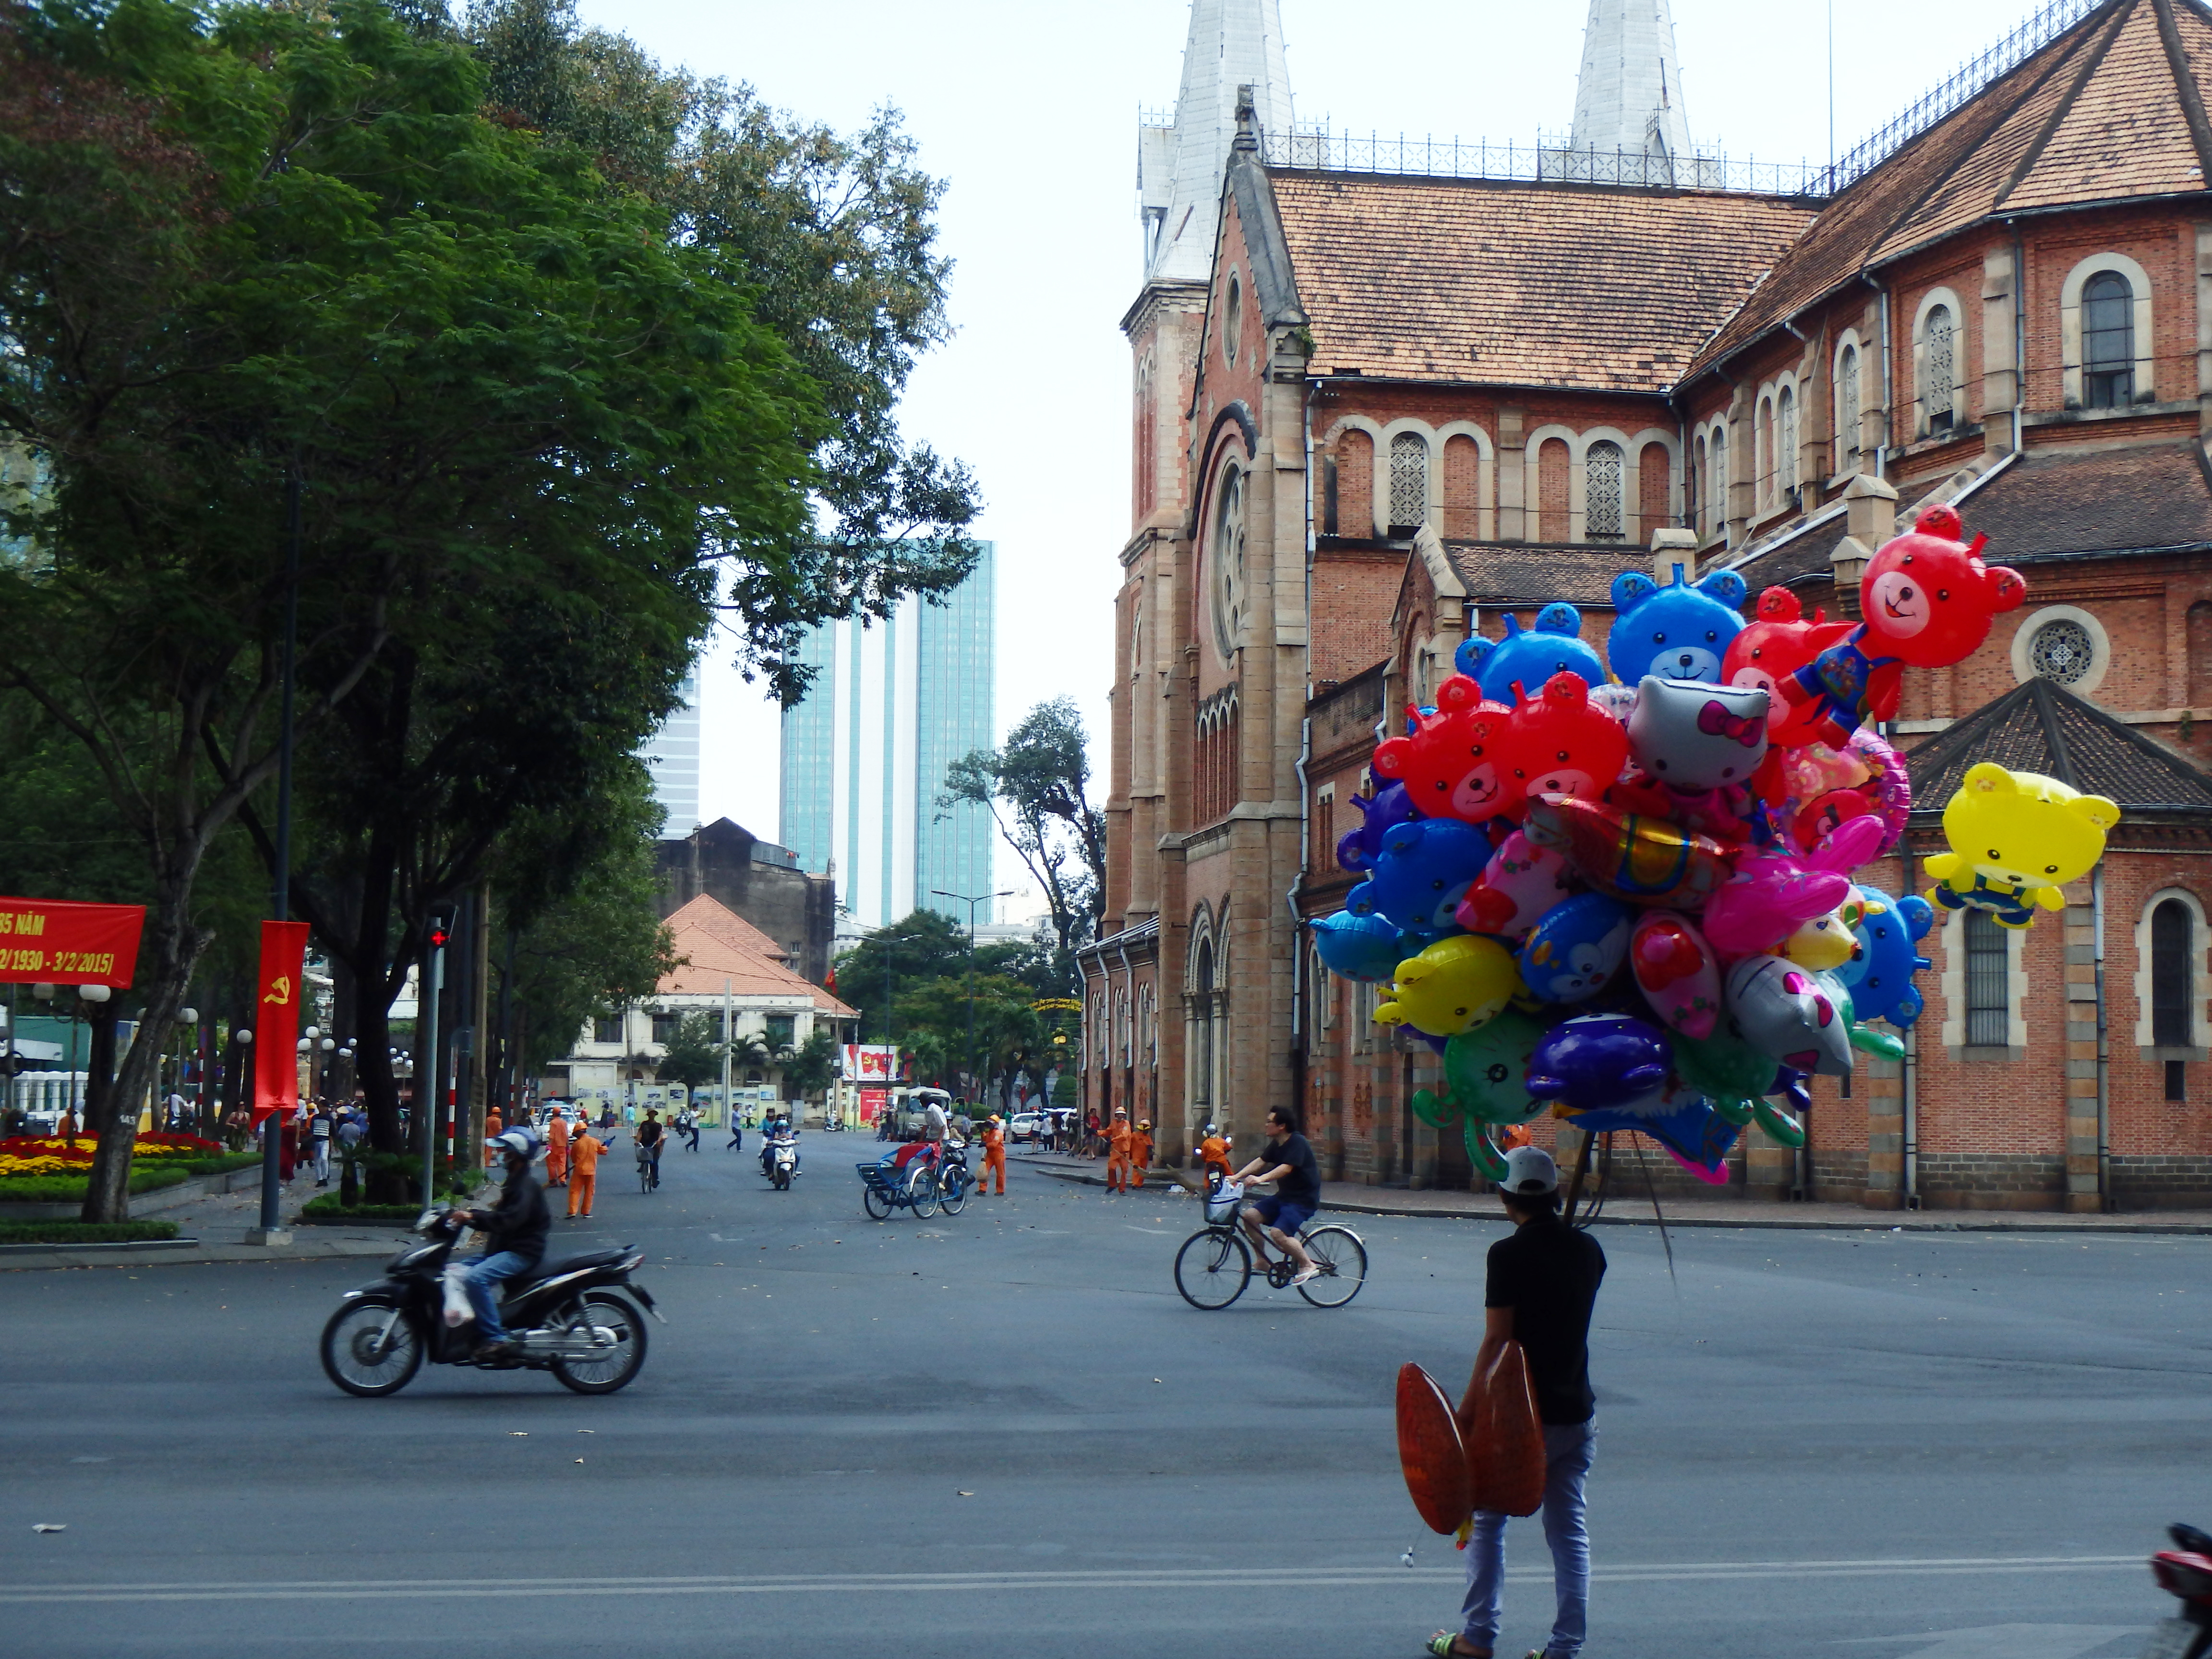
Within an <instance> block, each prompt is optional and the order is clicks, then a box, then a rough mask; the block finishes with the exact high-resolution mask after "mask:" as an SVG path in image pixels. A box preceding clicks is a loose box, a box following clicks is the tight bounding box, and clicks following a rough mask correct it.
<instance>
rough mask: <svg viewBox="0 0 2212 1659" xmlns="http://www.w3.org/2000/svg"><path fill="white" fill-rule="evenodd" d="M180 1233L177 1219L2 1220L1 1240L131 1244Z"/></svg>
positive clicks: (13, 1242) (27, 1242)
mask: <svg viewBox="0 0 2212 1659" xmlns="http://www.w3.org/2000/svg"><path fill="white" fill-rule="evenodd" d="M176 1236H177V1224H176V1223H175V1222H173V1221H0V1244H128V1243H138V1242H140V1241H143V1240H146V1239H160V1238H174V1237H176Z"/></svg>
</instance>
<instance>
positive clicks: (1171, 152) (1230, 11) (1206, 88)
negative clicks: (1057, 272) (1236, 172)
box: [1137, 0, 1291, 285]
mask: <svg viewBox="0 0 2212 1659" xmlns="http://www.w3.org/2000/svg"><path fill="white" fill-rule="evenodd" d="M1243 86H1249V87H1250V88H1252V102H1253V106H1254V107H1255V111H1256V112H1257V113H1258V115H1259V118H1260V126H1261V131H1264V132H1282V131H1288V130H1289V127H1290V125H1291V77H1290V71H1289V70H1288V69H1287V67H1286V66H1285V63H1284V59H1283V18H1282V9H1281V5H1280V0H1191V7H1190V40H1189V43H1188V45H1187V46H1185V47H1184V48H1183V55H1182V91H1181V93H1180V94H1178V95H1177V97H1176V112H1175V122H1174V125H1171V126H1164V127H1163V126H1139V128H1138V130H1137V188H1138V192H1139V198H1140V200H1141V202H1142V204H1143V211H1144V219H1145V281H1146V283H1147V284H1148V285H1149V284H1151V283H1183V282H1188V283H1203V282H1205V281H1206V280H1207V279H1208V277H1209V276H1211V275H1212V266H1213V234H1214V229H1215V225H1216V222H1217V221H1218V219H1219V217H1220V204H1221V179H1222V173H1223V172H1224V170H1225V168H1226V167H1227V166H1228V162H1229V147H1230V145H1231V143H1232V142H1233V141H1234V140H1235V138H1236V137H1237V88H1239V87H1243Z"/></svg>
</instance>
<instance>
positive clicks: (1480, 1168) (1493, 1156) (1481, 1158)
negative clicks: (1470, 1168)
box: [1460, 1118, 1505, 1181]
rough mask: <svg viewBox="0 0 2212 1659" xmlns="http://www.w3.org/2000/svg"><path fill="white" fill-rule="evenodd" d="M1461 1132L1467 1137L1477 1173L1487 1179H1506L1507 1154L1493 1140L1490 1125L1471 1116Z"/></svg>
mask: <svg viewBox="0 0 2212 1659" xmlns="http://www.w3.org/2000/svg"><path fill="white" fill-rule="evenodd" d="M1460 1133H1461V1134H1462V1135H1463V1136H1464V1137H1465V1138H1466V1140H1467V1156H1468V1161H1469V1162H1470V1163H1472V1164H1474V1170H1475V1173H1476V1174H1477V1175H1479V1176H1481V1177H1482V1178H1483V1179H1484V1180H1485V1181H1503V1180H1504V1179H1505V1154H1504V1153H1503V1152H1499V1151H1498V1148H1497V1146H1496V1145H1495V1144H1494V1143H1492V1140H1491V1139H1490V1128H1489V1126H1488V1125H1487V1124H1483V1123H1478V1122H1477V1121H1475V1120H1474V1119H1473V1118H1469V1119H1468V1120H1467V1121H1466V1122H1465V1123H1463V1124H1462V1125H1461V1126H1460Z"/></svg>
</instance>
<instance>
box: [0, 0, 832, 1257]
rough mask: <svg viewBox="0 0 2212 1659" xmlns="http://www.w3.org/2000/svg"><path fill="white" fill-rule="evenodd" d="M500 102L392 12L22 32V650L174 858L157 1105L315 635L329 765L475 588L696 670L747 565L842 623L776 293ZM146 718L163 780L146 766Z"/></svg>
mask: <svg viewBox="0 0 2212 1659" xmlns="http://www.w3.org/2000/svg"><path fill="white" fill-rule="evenodd" d="M482 105H483V70H482V69H481V67H480V66H479V65H477V64H476V63H475V62H474V61H473V60H472V59H471V58H470V57H469V56H468V55H467V54H466V53H465V52H464V51H461V50H459V49H458V48H456V47H453V46H449V45H447V44H444V43H441V42H438V41H435V40H424V39H422V38H421V37H419V36H417V35H414V34H410V33H409V32H407V31H406V30H405V29H404V28H402V27H400V26H399V25H398V24H397V23H395V22H394V21H393V20H392V17H391V15H390V14H389V13H388V12H387V11H386V10H385V9H383V8H382V7H381V6H380V5H377V4H374V3H371V0H336V3H334V4H332V5H331V6H330V7H329V8H328V9H323V8H314V9H307V8H292V7H283V8H278V7H274V6H270V7H248V6H241V7H236V8H234V9H228V10H226V11H224V12H223V13H222V14H221V15H220V16H219V17H217V18H215V19H212V20H211V19H210V18H209V17H208V16H207V15H204V14H202V13H199V12H197V11H195V10H193V9H191V8H189V7H188V6H185V5H183V4H179V3H176V0H116V3H113V4H112V5H106V6H102V7H100V8H96V9H95V8H89V7H80V6H76V5H74V4H71V3H69V0H31V3H21V0H19V3H15V4H14V5H13V6H11V8H10V9H9V12H8V13H7V15H6V17H5V19H4V26H0V324H4V326H5V328H6V330H7V332H8V336H9V343H10V349H9V352H7V353H6V354H4V355H0V442H5V443H8V444H10V445H13V446H15V447H16V448H17V449H18V450H20V452H21V453H22V454H24V455H26V456H27V457H29V458H30V460H31V462H32V463H33V470H34V472H35V475H36V477H35V482H36V487H35V488H33V489H25V490H22V491H19V492H17V493H16V495H15V498H14V499H13V501H12V502H11V504H10V505H9V509H8V511H7V512H6V513H5V515H4V517H5V524H4V530H5V532H6V533H7V537H8V540H7V541H6V544H5V546H6V556H5V558H4V560H0V627H4V628H5V629H6V630H7V632H8V633H9V636H10V637H12V638H15V639H18V640H28V639H36V640H38V641H40V649H39V650H38V651H37V652H35V653H33V652H23V651H18V652H14V653H9V655H8V656H7V657H6V659H4V661H0V689H5V690H11V691H13V692H14V693H15V694H18V695H20V696H22V697H24V698H27V699H28V700H29V701H30V702H33V703H35V704H36V705H37V706H38V707H39V708H40V710H41V711H42V712H43V713H44V714H46V717H47V718H48V719H50V720H52V722H53V723H54V725H55V726H58V727H59V728H60V729H61V730H63V731H64V732H68V733H69V734H70V736H71V737H72V738H75V739H76V741H77V742H78V743H79V744H82V746H83V748H84V749H85V750H86V751H87V753H88V755H89V756H90V757H92V759H93V762H94V764H95V765H96V766H97V767H98V769H99V770H100V774H101V775H102V776H103V778H104V779H105V781H106V784H107V786H108V790H109V794H110V797H111V800H112V806H113V809H114V811H115V813H116V816H117V818H118V820H119V822H120V823H121V824H122V825H123V826H124V828H125V829H126V830H127V832H128V833H130V834H131V835H133V836H136V837H137V839H138V840H139V842H140V843H141V845H142V846H143V849H144V854H145V858H146V860H147V866H148V870H149V878H150V879H149V889H150V894H151V897H150V902H149V910H148V917H147V927H146V932H145V938H144V944H143V951H142V956H141V969H140V977H141V989H142V992H143V996H144V1000H145V1005H146V1006H145V1011H144V1012H145V1021H146V1030H145V1033H144V1036H145V1037H146V1038H148V1039H150V1040H147V1041H142V1042H138V1043H136V1044H134V1045H133V1046H132V1048H131V1053H130V1055H129V1057H128V1058H127V1059H126V1060H125V1064H124V1066H123V1068H122V1073H121V1074H120V1076H119V1077H118V1084H117V1088H118V1094H119V1095H120V1097H123V1098H126V1099H129V1098H136V1097H138V1096H139V1095H140V1094H142V1093H143V1091H144V1089H145V1088H146V1087H147V1086H148V1085H149V1084H150V1082H151V1080H152V1077H153V1071H154V1067H155V1064H156V1062H157V1058H158V1055H159V1054H160V1053H161V1050H162V1049H163V1048H165V1047H166V1046H167V1036H168V1030H169V1027H170V1024H171V1023H172V1021H173V1018H174V1016H175V1013H176V1010H177V1008H178V1007H179V1005H180V1003H181V1000H182V998H183V996H184V994H185V987H186V986H187V985H188V984H189V983H190V981H191V977H192V975H193V972H194V970H195V968H196V966H197V962H198V960H199V958H200V956H201V954H202V952H203V951H204V949H205V948H206V945H207V944H208V936H207V930H206V927H205V926H204V923H202V922H200V921H197V920H196V919H195V916H194V910H193V892H194V887H195V884H196V882H197V878H198V876H199V872H200V868H201V866H202V864H203V862H204V860H205V858H206V856H207V854H208V852H209V850H210V848H211V846H212V845H213V843H214V842H215V841H216V837H217V836H218V835H219V834H220V833H221V831H222V829H223V827H224V826H225V825H226V824H228V823H230V822H231V821H232V820H233V819H234V817H235V816H236V815H237V813H238V812H239V811H240V807H241V806H242V805H244V804H245V803H246V801H247V800H248V799H251V798H252V796H253V795H254V794H255V793H256V792H257V791H258V790H261V789H263V788H264V787H266V786H267V785H268V783H269V782H270V780H271V778H272V777H273V776H274V775H275V773H276V769H277V764H278V751H277V745H276V725H277V720H276V715H277V706H278V702H279V696H278V693H279V686H280V681H281V671H280V670H281V662H282V653H281V650H280V641H281V640H282V638H283V633H284V619H285V616H286V612H287V609H288V607H289V606H290V605H294V604H296V607H297V612H298V617H299V630H298V637H299V641H300V646H299V663H300V678H301V685H302V687H303V689H304V695H303V696H302V697H301V711H300V716H301V728H302V732H303V740H304V741H305V742H308V743H312V742H314V741H316V740H318V739H319V736H320V733H321V732H322V731H323V730H325V729H326V727H327V725H328V723H329V722H330V720H331V716H332V715H333V714H334V712H335V711H337V709H339V708H342V707H343V705H344V704H345V703H346V702H348V701H349V698H350V696H351V695H352V694H353V693H354V692H355V691H356V690H358V689H360V688H361V686H362V684H363V682H364V680H365V679H366V678H367V677H368V674H369V673H370V671H372V669H374V668H376V667H378V665H379V663H380V659H381V658H382V656H383V655H384V653H385V652H386V647H387V646H389V645H391V644H392V642H393V641H394V640H395V638H399V639H405V638H408V637H410V636H411V633H412V630H415V629H428V630H435V629H436V628H437V627H438V625H439V618H438V617H437V616H436V614H435V607H436V606H437V605H439V604H440V603H441V599H442V598H443V596H444V595H445V594H446V593H447V592H448V591H457V592H471V591H475V592H486V593H489V592H505V593H506V594H507V596H508V598H507V602H508V603H509V604H511V605H515V606H517V607H520V606H524V605H550V606H553V607H555V608H556V610H557V611H560V612H562V614H564V615H567V616H570V617H574V616H579V615H580V614H582V613H584V612H586V611H592V610H595V609H598V610H608V611H613V610H619V609H621V608H623V607H626V606H629V605H644V606H646V607H647V608H648V609H649V610H652V611H653V612H654V613H655V614H656V615H657V616H659V617H661V618H662V619H663V623H664V625H665V627H667V628H669V629H672V630H674V631H676V632H677V633H678V634H680V635H685V636H687V637H689V638H692V639H696V638H698V637H700V636H701V635H702V634H703V632H704V629H705V628H706V626H707V620H708V614H709V606H710V605H712V604H713V603H714V602H715V599H716V587H717V581H716V567H717V565H720V566H722V567H724V568H725V569H724V574H727V575H728V576H729V578H730V579H729V580H728V582H727V583H726V586H725V587H724V591H723V593H722V599H721V602H722V603H724V604H726V605H733V606H734V607H735V608H736V610H737V611H738V620H739V623H740V626H741V631H745V632H748V633H750V632H751V631H753V629H754V627H755V626H757V627H759V628H763V629H767V630H769V632H771V633H775V632H778V631H780V630H781V629H786V628H787V627H788V626H789V625H790V623H791V622H792V620H793V617H796V616H801V615H804V614H806V613H807V611H808V610H809V607H814V606H818V605H820V604H822V603H823V601H822V599H820V597H819V595H818V592H817V586H818V583H817V574H818V572H817V570H815V569H814V568H810V567H805V565H804V564H803V563H802V562H795V561H794V559H793V549H794V548H800V547H804V546H805V545H806V544H807V543H808V539H809V537H810V534H811V531H810V527H809V526H810V519H809V513H810V507H809V499H808V498H809V492H810V491H811V489H813V487H814V485H815V483H816V476H815V470H814V467H813V464H812V461H811V453H812V451H813V450H814V449H815V447H817V446H818V445H819V444H820V443H821V442H823V441H825V438H824V435H825V434H828V433H830V432H832V431H834V429H835V426H836V422H834V421H827V420H826V417H825V416H824V414H823V408H822V403H821V399H820V398H819V396H818V395H817V392H816V389H815V387H814V386H813V384H812V383H811V381H810V380H808V379H807V377H806V376H805V374H802V373H800V372H799V370H798V369H797V368H796V366H795V365H794V363H793V359H792V356H791V354H790V353H789V352H788V350H787V349H786V348H785V347H784V346H783V344H782V343H781V342H780V341H779V340H778V338H777V337H775V334H774V333H773V332H772V331H769V330H768V329H765V328H763V326H762V325H759V324H758V323H757V322H756V321H755V320H754V319H753V317H752V315H751V313H750V304H749V301H748V299H747V298H746V284H747V283H749V282H750V280H751V278H750V274H749V273H748V272H746V271H745V270H744V269H742V268H741V266H740V265H739V264H738V262H737V261H736V260H735V259H734V258H732V257H731V256H730V255H728V254H726V252H724V251H722V250H721V249H720V248H719V247H717V246H714V245H712V244H710V243H706V242H697V243H690V244H686V243H684V242H682V241H680V240H675V239H671V237H670V236H669V235H668V234H666V231H667V226H666V216H665V213H663V212H661V211H659V210H656V209H654V208H653V207H652V206H651V205H650V204H646V203H645V202H643V201H641V199H640V198H638V197H635V196H633V195H630V194H628V193H625V192H623V191H618V190H616V189H614V188H612V187H611V186H610V185H608V183H607V181H606V180H605V179H603V178H602V177H601V176H600V175H599V173H597V172H595V171H594V170H593V169H592V167H590V165H589V162H588V158H587V157H586V156H585V155H583V153H582V152H581V151H580V150H579V149H576V148H575V147H574V146H573V145H568V144H558V143H543V142H540V141H539V140H538V138H536V137H534V136H532V135H531V134H529V133H526V132H523V131H515V130H513V129H511V128H510V127H508V126H506V125H501V123H499V122H496V121H494V120H491V119H489V118H486V117H485V116H484V115H483V113H482V112H481V109H482ZM293 501H298V502H299V504H300V505H299V507H298V509H297V520H296V521H297V523H298V525H299V530H298V534H297V536H296V538H294V537H293V536H292V535H291V533H290V532H289V527H288V526H289V524H290V523H291V522H293V521H294V520H293V513H292V511H291V503H292V502H293ZM288 542H295V544H296V546H297V548H298V559H297V568H296V574H292V571H291V568H290V567H289V565H288V562H287V559H286V556H285V549H286V547H287V544H288ZM141 722H143V723H144V724H145V725H147V726H151V727H152V729H153V730H154V731H155V733H156V734H157V736H158V739H159V741H158V744H156V745H155V746H154V748H153V750H152V752H151V753H146V752H143V751H141V750H138V749H137V748H136V747H134V745H133V744H131V743H128V742H124V741H118V738H116V736H115V733H116V732H118V731H125V730H129V731H137V730H141V729H143V726H142V725H141ZM204 764H205V765H207V766H210V767H211V768H212V769H214V771H215V772H216V777H215V779H214V780H213V781H210V780H209V779H208V778H207V777H206V776H205V775H204V772H203V765H204ZM394 955H395V956H397V955H404V950H403V951H395V952H394ZM130 1152H131V1143H130V1141H129V1140H128V1139H127V1138H125V1137H116V1136H110V1137H105V1138H103V1139H102V1141H101V1144H100V1152H99V1154H98V1157H97V1158H96V1160H95V1163H94V1170H93V1176H92V1181H91V1183H90V1191H89V1194H88V1198H87V1200H86V1214H87V1216H88V1218H92V1219H100V1220H112V1219H118V1218H122V1217H123V1216H124V1215H125V1213H127V1207H128V1200H127V1190H128V1179H129V1160H130Z"/></svg>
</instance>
